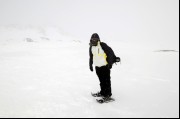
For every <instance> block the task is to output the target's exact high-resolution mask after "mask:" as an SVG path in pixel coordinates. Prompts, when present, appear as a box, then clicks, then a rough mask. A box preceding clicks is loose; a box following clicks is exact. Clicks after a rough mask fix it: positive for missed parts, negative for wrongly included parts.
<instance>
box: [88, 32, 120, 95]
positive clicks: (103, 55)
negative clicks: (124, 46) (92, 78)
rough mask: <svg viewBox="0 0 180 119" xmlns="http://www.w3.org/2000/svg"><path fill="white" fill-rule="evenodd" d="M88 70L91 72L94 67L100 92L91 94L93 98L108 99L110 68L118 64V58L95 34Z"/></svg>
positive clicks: (91, 42)
mask: <svg viewBox="0 0 180 119" xmlns="http://www.w3.org/2000/svg"><path fill="white" fill-rule="evenodd" d="M89 56H90V58H89V68H90V70H91V71H92V72H93V64H94V65H95V69H96V74H97V76H98V78H99V81H100V89H101V91H100V92H97V93H94V94H92V95H93V96H94V97H104V98H110V97H111V96H112V92H111V76H110V74H111V68H112V65H113V63H115V62H119V61H120V58H119V57H116V56H115V54H114V52H113V50H112V49H111V48H110V47H109V46H108V45H107V44H106V43H103V42H101V41H100V37H99V35H98V34H97V33H94V34H92V36H91V39H90V48H89Z"/></svg>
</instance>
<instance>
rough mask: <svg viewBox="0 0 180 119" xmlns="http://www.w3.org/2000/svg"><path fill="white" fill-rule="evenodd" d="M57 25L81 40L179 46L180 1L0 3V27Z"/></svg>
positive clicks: (39, 0) (29, 0) (30, 0)
mask: <svg viewBox="0 0 180 119" xmlns="http://www.w3.org/2000/svg"><path fill="white" fill-rule="evenodd" d="M8 24H20V25H29V24H30V25H37V26H38V25H41V26H43V25H44V26H45V25H55V26H60V27H61V28H62V29H64V30H65V31H66V32H69V33H71V34H73V35H75V36H78V37H80V38H82V39H85V40H89V38H90V35H91V34H92V33H94V32H97V33H99V35H100V37H101V40H103V39H106V41H107V40H119V41H129V42H139V43H141V42H142V43H146V44H148V43H153V44H155V43H156V42H158V43H162V44H166V45H171V46H175V47H178V46H179V45H178V44H179V33H178V32H179V0H0V25H8Z"/></svg>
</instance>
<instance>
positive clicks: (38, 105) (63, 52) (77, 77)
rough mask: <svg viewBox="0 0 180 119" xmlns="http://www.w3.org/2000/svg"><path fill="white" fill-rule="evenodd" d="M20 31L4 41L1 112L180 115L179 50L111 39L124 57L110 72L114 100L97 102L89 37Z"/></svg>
mask: <svg viewBox="0 0 180 119" xmlns="http://www.w3.org/2000/svg"><path fill="white" fill-rule="evenodd" d="M33 32H35V31H33ZM35 33H36V32H35ZM40 34H41V33H40ZM1 35H2V34H1ZM15 35H17V34H15ZM17 36H19V37H20V38H17V37H16V40H14V42H18V40H19V41H20V42H19V43H10V42H11V41H6V40H7V39H9V38H11V37H9V38H7V36H4V38H6V39H3V40H5V42H3V43H2V42H1V44H0V117H120V118H121V117H179V52H156V49H154V50H149V49H148V50H147V49H142V48H140V47H139V48H137V47H136V48H133V47H131V46H130V44H127V43H126V44H125V43H124V44H123V43H121V42H113V41H111V42H107V44H108V45H110V46H111V47H112V48H113V49H114V51H115V53H116V55H117V56H120V57H121V59H122V62H121V64H118V65H114V66H113V69H112V71H111V72H112V74H111V81H112V93H113V97H114V98H115V99H116V101H115V102H112V103H107V104H98V103H96V101H95V98H93V97H92V96H91V95H90V93H91V92H96V91H99V82H98V78H97V76H96V74H95V71H94V72H90V70H89V61H88V60H89V54H88V53H89V51H88V50H89V46H88V42H80V41H79V42H74V41H73V39H72V40H68V42H66V41H67V39H66V38H67V37H64V38H61V39H60V37H61V35H59V37H58V39H60V40H54V41H53V40H52V41H51V38H52V37H50V36H49V37H48V38H49V39H50V40H48V41H41V42H40V41H39V40H34V41H33V42H24V41H23V38H25V37H22V36H25V35H22V34H20V35H17ZM44 36H45V35H44ZM44 36H43V37H44ZM46 36H48V35H47V34H46ZM33 37H35V38H41V36H40V35H39V34H37V35H31V34H30V35H29V36H28V38H32V39H35V38H33ZM1 38H2V37H1ZM56 38H57V37H56ZM52 39H53V38H52ZM1 40H2V39H1ZM22 41H23V42H22ZM75 41H77V40H75ZM129 46H130V47H129Z"/></svg>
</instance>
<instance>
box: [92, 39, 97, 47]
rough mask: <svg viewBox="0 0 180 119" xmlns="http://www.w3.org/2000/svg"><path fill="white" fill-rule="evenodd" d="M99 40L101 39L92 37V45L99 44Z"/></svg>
mask: <svg viewBox="0 0 180 119" xmlns="http://www.w3.org/2000/svg"><path fill="white" fill-rule="evenodd" d="M98 41H99V39H98V38H92V39H91V45H92V46H97V44H98Z"/></svg>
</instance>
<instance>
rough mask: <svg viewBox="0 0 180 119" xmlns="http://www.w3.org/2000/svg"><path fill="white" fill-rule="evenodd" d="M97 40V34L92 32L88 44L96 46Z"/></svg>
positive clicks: (98, 39)
mask: <svg viewBox="0 0 180 119" xmlns="http://www.w3.org/2000/svg"><path fill="white" fill-rule="evenodd" d="M98 41H100V38H99V35H98V34H97V33H93V34H92V36H91V39H90V45H91V46H97V43H98Z"/></svg>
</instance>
